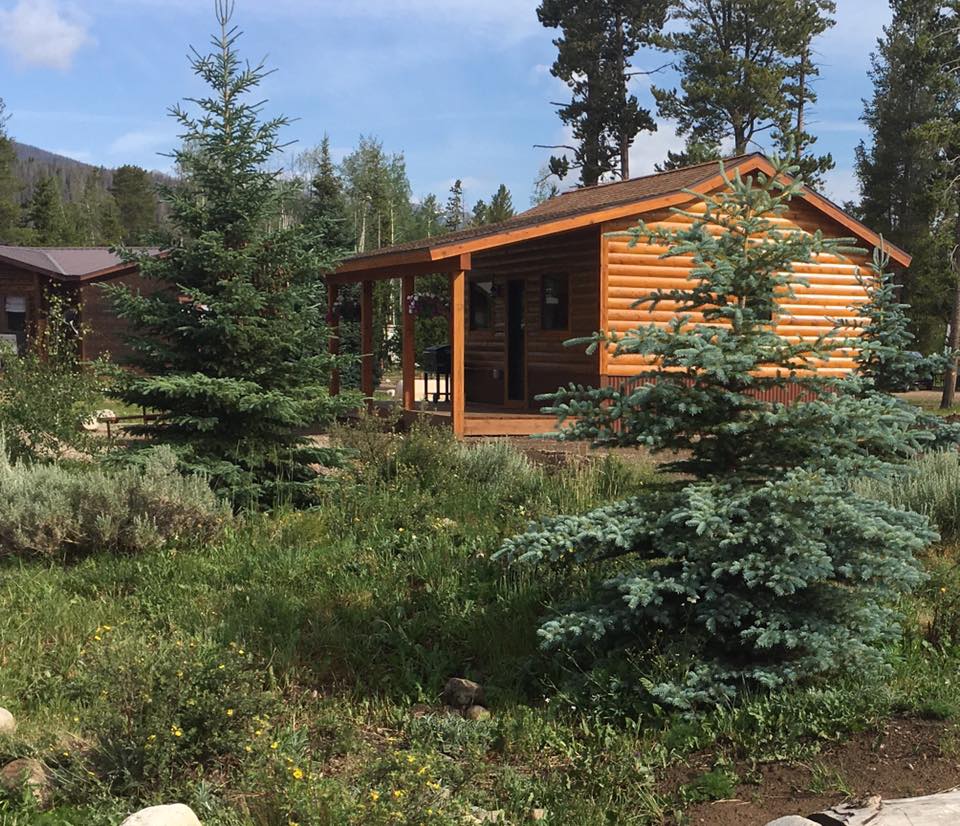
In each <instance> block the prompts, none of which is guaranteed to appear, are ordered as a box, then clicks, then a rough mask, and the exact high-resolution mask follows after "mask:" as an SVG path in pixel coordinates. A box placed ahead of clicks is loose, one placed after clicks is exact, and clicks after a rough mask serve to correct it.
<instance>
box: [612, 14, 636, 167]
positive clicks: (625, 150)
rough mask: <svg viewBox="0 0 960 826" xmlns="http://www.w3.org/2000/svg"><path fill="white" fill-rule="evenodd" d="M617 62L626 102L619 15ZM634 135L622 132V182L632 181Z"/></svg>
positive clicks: (624, 68) (619, 18)
mask: <svg viewBox="0 0 960 826" xmlns="http://www.w3.org/2000/svg"><path fill="white" fill-rule="evenodd" d="M616 22H617V62H618V65H619V68H620V82H621V83H622V84H623V86H622V92H621V100H623V101H624V102H626V100H627V94H628V93H629V89H628V87H627V66H626V60H625V59H624V56H623V41H624V35H623V26H624V22H623V16H622V15H620V14H618V15H617V21H616ZM632 137H633V136H632V135H628V134H627V130H626V129H624V130H622V131H621V132H620V180H622V181H628V180H630V142H631V138H632Z"/></svg>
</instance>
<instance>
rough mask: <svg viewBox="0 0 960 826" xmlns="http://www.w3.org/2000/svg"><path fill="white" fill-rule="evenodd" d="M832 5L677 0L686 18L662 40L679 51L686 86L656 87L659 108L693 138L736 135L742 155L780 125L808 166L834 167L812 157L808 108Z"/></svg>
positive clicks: (804, 0)
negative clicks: (817, 44)
mask: <svg viewBox="0 0 960 826" xmlns="http://www.w3.org/2000/svg"><path fill="white" fill-rule="evenodd" d="M832 11H833V3H832V2H830V0H779V1H778V2H776V3H771V2H770V0H679V2H678V3H677V6H676V9H675V11H674V13H673V16H674V17H675V18H676V19H677V20H679V21H682V23H683V24H684V26H683V28H681V29H680V30H678V31H675V32H670V33H667V34H664V35H662V36H661V37H660V38H659V39H658V42H659V44H660V46H661V47H663V48H665V49H667V50H669V51H672V52H675V53H677V54H678V55H679V58H680V61H679V65H678V69H679V72H680V89H660V88H654V89H653V94H654V97H655V98H656V100H657V104H658V107H659V112H660V115H661V116H662V117H665V118H671V119H674V120H676V121H677V123H678V126H679V130H678V131H679V133H680V134H681V135H685V136H687V138H688V140H689V141H690V142H692V143H693V144H702V145H705V146H709V147H718V146H720V145H721V144H722V143H723V142H724V140H727V139H732V141H733V145H734V152H735V153H736V154H738V155H741V154H743V153H745V152H747V151H748V149H749V147H750V146H751V145H752V144H754V143H755V142H756V141H757V139H758V137H759V136H760V135H762V134H763V133H764V132H768V131H770V130H775V129H779V135H780V136H781V143H783V144H784V145H786V144H787V143H789V141H790V140H795V141H796V143H797V146H798V147H799V148H800V154H801V159H802V160H803V159H806V160H803V164H804V165H805V166H807V167H808V168H811V169H822V168H824V167H826V168H829V164H830V161H828V160H827V159H816V158H808V157H807V150H808V148H809V146H810V145H811V144H812V142H813V138H812V137H811V136H810V135H809V134H807V132H806V120H805V112H806V107H807V106H809V105H810V104H811V103H812V102H813V101H815V100H816V96H815V94H814V92H813V90H812V87H811V84H810V79H811V78H813V77H815V75H816V66H815V65H814V64H813V62H812V59H811V54H812V50H811V43H812V42H813V40H814V39H815V38H816V36H817V35H818V34H820V33H822V32H823V31H825V30H826V28H828V27H829V26H830V25H832V20H831V18H830V17H829V15H830V14H831V13H832Z"/></svg>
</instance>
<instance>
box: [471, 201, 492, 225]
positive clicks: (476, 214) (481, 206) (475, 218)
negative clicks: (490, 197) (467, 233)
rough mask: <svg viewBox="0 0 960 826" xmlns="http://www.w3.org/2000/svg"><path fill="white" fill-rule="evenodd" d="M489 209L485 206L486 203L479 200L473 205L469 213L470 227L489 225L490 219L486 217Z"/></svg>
mask: <svg viewBox="0 0 960 826" xmlns="http://www.w3.org/2000/svg"><path fill="white" fill-rule="evenodd" d="M489 209H490V207H488V206H487V202H486V201H484V200H483V198H481V199H480V200H479V201H477V202H476V203H475V204H474V205H473V212H471V213H470V223H471V225H472V226H475V227H478V226H481V225H483V224H489V223H490V219H489V218H488V217H487V215H488V211H489Z"/></svg>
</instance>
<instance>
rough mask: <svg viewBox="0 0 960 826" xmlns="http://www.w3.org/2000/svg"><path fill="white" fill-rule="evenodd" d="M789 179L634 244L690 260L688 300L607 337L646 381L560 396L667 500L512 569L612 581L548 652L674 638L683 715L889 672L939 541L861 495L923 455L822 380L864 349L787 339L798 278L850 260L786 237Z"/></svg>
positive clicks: (803, 237)
mask: <svg viewBox="0 0 960 826" xmlns="http://www.w3.org/2000/svg"><path fill="white" fill-rule="evenodd" d="M776 166H777V174H776V175H774V176H772V177H767V176H764V175H762V174H760V175H757V176H756V177H749V178H741V177H740V176H739V175H738V176H736V177H734V178H732V179H728V180H727V184H728V186H727V187H726V188H725V189H724V190H723V191H721V192H719V193H717V194H714V195H706V196H698V197H699V198H700V199H701V200H702V201H703V205H704V207H705V212H704V213H695V212H684V211H682V210H681V211H680V212H681V214H683V215H684V216H686V217H688V218H689V219H690V220H691V221H692V222H693V223H692V224H689V225H688V228H686V229H684V230H671V229H658V228H653V227H648V226H646V225H644V224H642V223H641V224H640V225H639V226H637V227H636V228H635V229H634V230H632V232H631V234H632V237H633V242H634V243H637V242H641V241H643V242H648V241H649V242H652V243H654V244H656V245H659V246H661V247H666V248H667V250H668V251H667V252H666V253H664V256H663V257H664V258H672V257H677V256H684V257H687V258H689V259H691V260H692V262H693V264H692V271H691V273H690V276H689V284H688V285H685V286H684V288H682V289H676V290H671V291H661V292H656V293H654V294H652V295H650V296H649V297H647V298H644V299H642V301H641V302H638V303H649V304H652V305H654V306H655V305H656V304H657V303H658V302H661V301H670V302H675V303H676V306H677V307H679V308H680V310H679V314H678V317H677V318H676V319H675V320H674V321H673V322H672V323H670V324H669V325H668V326H666V327H659V326H654V325H650V326H644V327H639V328H637V329H633V330H631V331H629V332H628V333H625V334H623V335H622V336H615V335H611V334H603V333H601V334H598V336H597V337H596V338H595V340H593V342H592V344H591V346H592V347H593V348H596V347H601V346H604V347H606V346H613V347H614V348H615V351H616V353H618V354H623V353H632V354H640V355H642V356H644V357H645V358H646V359H647V360H648V361H647V363H649V364H650V367H649V369H648V370H647V371H646V372H645V373H644V374H643V375H642V376H641V379H643V380H644V381H641V382H639V383H637V384H634V385H632V386H631V387H629V388H627V387H625V388H622V389H615V388H604V389H585V388H578V387H570V388H569V389H565V390H561V391H559V392H558V393H557V394H555V395H554V396H552V397H551V398H552V408H551V409H552V411H553V412H554V413H556V414H557V416H558V418H559V419H560V420H561V421H562V422H565V427H564V429H563V430H562V431H561V434H560V438H561V439H565V440H587V441H590V442H592V443H593V444H594V445H598V446H643V447H645V448H647V449H649V450H650V451H652V452H653V453H654V454H655V455H657V454H659V455H660V456H661V458H665V461H664V463H663V464H662V465H661V466H660V470H661V472H662V473H663V474H665V480H664V482H663V484H660V485H657V486H654V488H653V489H652V491H651V492H649V493H642V494H641V495H638V496H636V497H634V498H631V499H628V500H626V501H621V502H616V503H615V504H611V505H609V506H606V507H601V508H599V509H597V510H594V511H592V512H590V513H586V514H582V515H576V516H562V517H559V518H554V519H551V520H548V521H546V522H543V523H541V524H538V525H533V526H531V527H530V529H529V530H528V532H527V533H525V534H523V535H521V536H518V537H515V538H513V539H510V540H509V541H507V542H506V543H505V544H504V546H503V547H502V548H501V550H500V551H499V553H498V557H499V558H501V559H505V560H509V561H510V562H512V563H514V564H518V565H542V566H577V567H581V566H586V567H588V568H594V569H597V568H598V569H599V571H600V572H601V574H602V576H601V582H600V584H599V585H598V586H597V587H596V588H595V589H593V590H592V591H591V593H590V594H589V595H588V596H587V597H585V599H584V600H583V603H582V604H580V605H574V606H568V608H567V609H565V610H564V611H562V612H558V614H557V615H556V616H555V617H554V618H552V619H550V620H549V621H547V622H546V623H545V624H544V625H543V626H542V628H541V630H540V634H541V637H542V640H543V644H544V645H545V646H546V647H548V648H550V647H562V648H568V649H570V648H573V649H576V648H584V649H589V650H591V651H597V650H600V649H603V648H606V649H608V650H610V651H614V652H616V651H624V650H633V651H641V652H642V651H645V650H649V649H650V647H651V646H652V644H653V641H654V640H660V641H661V644H662V641H663V640H671V641H672V642H671V643H669V646H670V647H672V650H673V653H674V654H675V655H676V656H675V657H674V658H673V662H675V664H676V671H675V673H673V674H672V675H671V676H668V677H664V678H662V679H661V680H660V681H659V682H657V683H656V684H653V685H651V687H650V691H651V693H652V695H653V696H654V697H655V698H657V700H658V701H663V702H667V703H670V704H673V705H675V706H678V707H681V708H690V707H693V706H695V705H698V704H703V703H717V702H722V701H725V700H728V699H730V698H732V697H733V696H735V695H736V693H737V691H738V690H740V689H741V688H743V687H746V686H753V687H767V688H776V687H780V686H784V685H787V684H791V683H796V682H799V681H806V680H813V679H815V678H819V677H824V676H826V675H830V674H836V673H839V672H843V671H845V670H855V671H856V672H857V673H866V672H872V673H882V671H883V668H884V657H885V655H884V646H885V645H887V644H888V643H890V642H891V641H892V640H894V639H895V636H896V634H897V630H898V625H897V614H896V612H895V610H894V608H893V604H894V602H895V600H896V598H897V597H898V596H899V595H900V594H901V593H902V592H904V591H906V590H909V589H910V588H911V587H913V586H914V585H915V584H917V583H918V582H919V581H920V580H921V578H922V573H921V570H920V567H919V565H918V563H917V562H916V560H915V554H916V553H917V552H918V551H920V550H922V549H923V548H924V547H925V546H927V545H928V544H929V543H931V542H932V541H934V539H935V538H936V534H935V532H934V531H933V530H931V528H930V527H929V525H928V524H927V522H926V520H925V519H924V518H923V517H921V516H919V515H917V514H915V513H911V512H905V511H901V510H898V509H897V508H894V507H891V506H890V505H887V504H885V503H883V502H878V501H871V500H868V499H864V498H862V497H861V496H858V495H856V493H855V492H854V490H853V482H854V481H855V480H856V479H857V478H858V477H861V476H863V475H865V474H883V473H886V472H890V471H892V470H893V469H894V468H895V466H896V465H897V464H898V463H900V462H902V461H903V460H905V459H907V458H909V457H910V456H912V455H914V454H915V453H916V452H917V451H919V450H920V449H921V448H922V446H923V445H924V444H925V443H926V441H927V440H929V438H930V435H929V434H928V433H927V432H926V431H925V430H924V429H923V428H918V427H916V426H915V425H916V418H915V416H914V414H913V412H912V411H911V409H910V408H908V407H907V406H906V405H898V404H891V403H890V401H891V400H890V399H889V397H886V396H881V395H879V394H866V395H865V394H863V393H862V392H860V388H859V386H858V384H857V382H858V380H857V379H838V378H831V377H828V376H826V375H824V374H823V373H818V372H816V370H815V369H814V368H815V367H816V366H817V365H818V364H823V360H824V359H826V358H827V357H828V356H829V354H830V352H832V351H834V350H836V349H838V348H840V347H843V346H848V345H849V344H850V342H849V341H847V340H846V339H844V338H843V336H842V335H841V331H839V330H837V331H835V332H834V334H832V335H830V336H827V337H824V338H823V339H821V340H817V341H812V342H811V341H806V342H804V341H801V342H797V341H790V340H787V339H786V338H784V337H782V336H781V335H779V334H778V332H777V329H776V326H775V323H774V319H775V318H776V317H777V315H778V314H781V313H782V312H783V310H782V308H781V306H780V305H781V303H782V302H786V303H789V300H790V297H791V296H792V294H793V286H794V285H795V284H797V283H803V278H802V276H801V275H799V274H795V273H794V272H793V269H794V265H795V264H796V263H804V262H811V261H814V260H815V258H816V257H817V256H820V255H822V254H828V255H844V254H847V253H849V252H851V250H852V248H851V247H850V242H844V241H836V240H831V239H827V238H824V237H823V236H822V235H821V234H820V233H819V232H818V233H815V234H809V233H805V232H800V231H788V230H783V229H780V228H778V223H777V221H776V219H777V218H778V217H780V216H782V215H783V214H785V213H786V212H787V210H788V208H789V202H790V200H791V199H792V198H794V197H795V196H797V195H798V194H799V193H800V192H801V189H802V184H801V183H800V182H799V181H795V180H791V178H790V177H789V176H790V175H791V174H793V173H794V172H795V171H796V170H795V168H794V167H791V166H789V165H788V164H786V163H785V162H782V161H776ZM694 312H696V313H699V314H702V322H697V323H695V322H694V321H693V320H692V319H691V318H690V316H689V315H687V314H688V313H694ZM785 384H791V385H793V386H794V390H795V391H796V395H798V396H799V400H798V401H797V402H795V403H793V404H791V405H785V404H782V403H778V402H775V401H770V400H768V399H769V398H770V396H771V394H769V393H767V394H765V393H764V392H763V391H766V390H770V389H772V388H775V387H780V386H783V385H785ZM667 474H669V476H666V475H667ZM674 474H676V476H674Z"/></svg>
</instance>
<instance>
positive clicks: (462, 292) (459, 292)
mask: <svg viewBox="0 0 960 826" xmlns="http://www.w3.org/2000/svg"><path fill="white" fill-rule="evenodd" d="M466 286H467V273H466V270H460V271H459V272H455V273H452V274H451V275H450V295H451V300H450V316H451V324H450V327H451V331H452V335H451V339H450V345H451V347H450V373H451V387H450V412H451V416H452V418H453V433H454V435H455V436H456V437H457V438H462V437H463V436H464V435H465V434H466V430H467V428H466V401H467V400H466V386H465V381H464V373H465V365H466V360H465V353H464V350H465V349H466V331H465V330H464V327H465V316H466Z"/></svg>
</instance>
